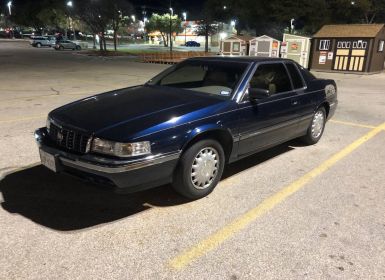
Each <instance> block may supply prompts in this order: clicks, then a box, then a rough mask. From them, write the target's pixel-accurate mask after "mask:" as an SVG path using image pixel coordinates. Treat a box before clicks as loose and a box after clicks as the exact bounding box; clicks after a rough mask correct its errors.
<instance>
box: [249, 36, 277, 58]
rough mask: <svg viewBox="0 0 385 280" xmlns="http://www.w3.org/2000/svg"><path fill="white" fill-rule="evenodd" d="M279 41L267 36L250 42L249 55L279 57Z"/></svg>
mask: <svg viewBox="0 0 385 280" xmlns="http://www.w3.org/2000/svg"><path fill="white" fill-rule="evenodd" d="M280 47H281V41H278V40H276V39H274V38H272V37H269V36H267V35H262V36H260V37H256V38H253V39H251V40H250V48H249V55H250V56H262V57H279V50H280Z"/></svg>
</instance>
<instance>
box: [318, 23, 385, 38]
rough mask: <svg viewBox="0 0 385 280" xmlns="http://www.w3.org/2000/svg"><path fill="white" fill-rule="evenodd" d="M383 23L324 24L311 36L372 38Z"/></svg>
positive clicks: (382, 26)
mask: <svg viewBox="0 0 385 280" xmlns="http://www.w3.org/2000/svg"><path fill="white" fill-rule="evenodd" d="M384 26H385V24H336V25H324V26H323V27H322V28H321V29H320V30H319V31H318V32H317V33H316V34H314V36H313V38H327V37H330V38H356V37H364V38H373V37H376V36H377V34H378V33H379V32H380V31H381V29H383V28H384Z"/></svg>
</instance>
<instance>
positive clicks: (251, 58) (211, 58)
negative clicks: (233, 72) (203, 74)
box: [188, 55, 291, 62]
mask: <svg viewBox="0 0 385 280" xmlns="http://www.w3.org/2000/svg"><path fill="white" fill-rule="evenodd" d="M188 60H201V61H205V60H206V61H207V60H209V61H226V62H265V61H291V60H290V59H284V58H275V57H257V56H222V55H217V56H206V57H193V58H189V59H188Z"/></svg>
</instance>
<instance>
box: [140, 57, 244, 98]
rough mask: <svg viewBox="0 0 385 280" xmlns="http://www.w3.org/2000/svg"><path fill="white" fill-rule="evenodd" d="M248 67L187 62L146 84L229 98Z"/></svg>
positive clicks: (237, 64) (195, 61) (225, 63)
mask: <svg viewBox="0 0 385 280" xmlns="http://www.w3.org/2000/svg"><path fill="white" fill-rule="evenodd" d="M248 65H249V64H248V63H245V62H224V61H203V60H188V61H185V62H182V63H180V64H178V65H176V66H174V67H171V68H169V69H167V70H166V71H164V72H162V73H161V74H159V75H158V76H156V77H155V78H153V79H151V80H150V81H149V82H148V83H147V84H149V85H160V86H167V87H173V88H181V89H186V90H193V91H198V92H202V93H207V94H212V95H218V96H223V97H230V96H231V94H232V93H233V91H234V89H235V87H236V86H237V84H238V82H239V81H240V79H241V77H242V75H243V73H244V72H245V71H246V69H247V67H248Z"/></svg>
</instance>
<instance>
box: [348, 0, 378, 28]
mask: <svg viewBox="0 0 385 280" xmlns="http://www.w3.org/2000/svg"><path fill="white" fill-rule="evenodd" d="M354 5H356V6H357V8H358V9H359V10H360V12H361V14H362V16H363V18H364V22H365V23H374V22H375V20H376V17H379V16H384V14H385V1H384V0H358V1H357V2H354Z"/></svg>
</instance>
